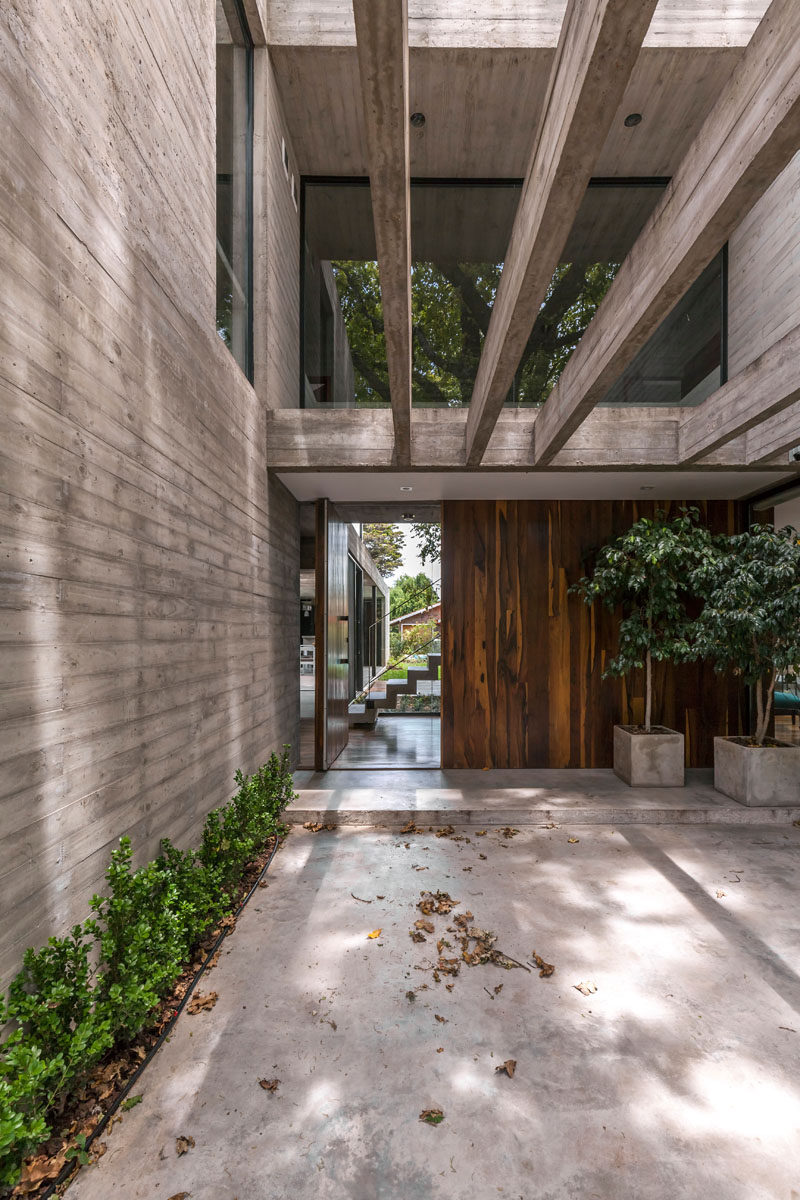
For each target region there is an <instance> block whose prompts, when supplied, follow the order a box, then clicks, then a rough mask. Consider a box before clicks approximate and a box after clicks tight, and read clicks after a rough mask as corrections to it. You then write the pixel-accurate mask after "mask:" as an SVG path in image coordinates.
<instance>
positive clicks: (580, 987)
mask: <svg viewBox="0 0 800 1200" xmlns="http://www.w3.org/2000/svg"><path fill="white" fill-rule="evenodd" d="M572 986H573V987H574V988H575V990H576V991H578V992H580V993H581V995H583V996H593V995H594V993H595V992H596V991H597V984H596V983H592V981H591V979H584V980H582V981H581V983H573V985H572Z"/></svg>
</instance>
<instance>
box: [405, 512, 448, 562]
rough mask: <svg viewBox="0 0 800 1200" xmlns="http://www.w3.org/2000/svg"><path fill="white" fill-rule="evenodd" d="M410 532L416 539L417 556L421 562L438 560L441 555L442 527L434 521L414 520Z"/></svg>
mask: <svg viewBox="0 0 800 1200" xmlns="http://www.w3.org/2000/svg"><path fill="white" fill-rule="evenodd" d="M411 532H412V534H413V536H414V537H415V539H416V542H417V548H418V550H419V556H420V558H421V559H422V562H423V564H424V563H426V562H427V561H428V559H430V561H431V562H432V563H435V562H439V560H440V559H441V557H442V527H441V525H439V524H438V523H436V522H434V521H415V522H414V523H413V524H412V526H411Z"/></svg>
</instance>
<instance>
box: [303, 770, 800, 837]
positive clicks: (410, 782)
mask: <svg viewBox="0 0 800 1200" xmlns="http://www.w3.org/2000/svg"><path fill="white" fill-rule="evenodd" d="M294 784H295V789H296V791H297V793H298V796H297V799H296V800H295V801H294V802H293V803H292V804H291V805H290V806H289V808H288V810H287V819H288V820H289V821H293V822H296V823H298V824H301V825H302V824H303V823H304V822H306V821H321V822H323V823H324V822H333V823H335V824H337V825H346V824H350V825H373V826H386V827H390V828H391V827H395V826H400V825H404V824H405V823H406V822H407V821H408V819H409V818H410V817H415V818H418V819H420V820H422V821H427V822H429V823H434V822H439V823H440V824H442V823H444V822H447V821H449V822H453V823H455V824H465V825H479V826H480V825H507V824H509V823H510V824H512V825H514V824H517V825H520V824H531V823H535V824H548V823H550V822H551V821H560V820H562V819H564V818H566V817H568V818H569V820H570V821H572V822H573V824H582V825H597V824H600V825H624V824H631V823H633V824H648V825H657V824H661V823H663V822H669V823H670V824H701V825H702V824H707V823H709V822H711V823H720V822H724V823H726V824H737V823H742V824H754V823H755V824H769V823H772V822H774V823H776V824H784V825H791V823H792V821H793V820H796V819H797V818H800V806H797V807H792V808H789V807H786V808H770V809H766V808H757V809H756V808H746V807H744V806H743V805H741V804H737V803H736V801H735V800H731V799H729V798H728V797H727V796H723V794H722V793H721V792H718V791H716V790H715V788H714V772H713V771H712V770H705V769H701V770H689V771H687V772H686V786H685V787H682V788H631V787H628V785H627V784H625V783H622V782H621V780H619V779H618V778H617V776H616V775H615V774H614V772H613V771H607V770H574V771H573V770H535V771H527V770H526V771H521V770H491V771H449V770H448V771H442V770H425V771H393V770H377V769H376V770H351V771H327V772H314V771H297V772H296V773H295V776H294Z"/></svg>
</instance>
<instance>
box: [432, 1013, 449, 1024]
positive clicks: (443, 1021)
mask: <svg viewBox="0 0 800 1200" xmlns="http://www.w3.org/2000/svg"><path fill="white" fill-rule="evenodd" d="M433 1015H434V1017H435V1018H436V1020H437V1021H438V1022H439V1024H440V1025H446V1024H447V1017H440V1016H439V1014H438V1013H434V1014H433Z"/></svg>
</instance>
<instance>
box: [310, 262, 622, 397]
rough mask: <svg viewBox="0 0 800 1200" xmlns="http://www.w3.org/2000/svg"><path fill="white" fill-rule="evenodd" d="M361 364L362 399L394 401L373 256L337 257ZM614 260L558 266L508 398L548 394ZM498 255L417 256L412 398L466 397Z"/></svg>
mask: <svg viewBox="0 0 800 1200" xmlns="http://www.w3.org/2000/svg"><path fill="white" fill-rule="evenodd" d="M331 265H332V268H333V272H334V276H335V279H336V286H337V289H338V293H339V301H340V305H341V309H342V314H343V317H344V322H345V327H346V329H347V338H348V342H349V345H350V353H351V355H352V359H353V366H354V368H355V401H356V404H357V405H359V406H367V407H370V406H375V405H387V404H389V403H390V392H389V376H388V370H387V365H386V339H385V336H384V326H383V307H382V304H381V294H380V278H379V274H378V265H377V263H375V262H361V261H336V262H333V263H332V264H331ZM617 268H618V264H617V263H589V264H583V265H581V264H577V263H564V264H562V265H561V266H559V267H558V269H557V270H556V272H555V274H554V275H553V278H552V280H551V282H550V286H549V288H548V291H547V295H546V297H545V299H544V302H543V304H542V306H541V309H540V311H539V316H538V318H537V321H536V324H535V326H534V328H533V330H532V331H531V335H530V337H529V338H528V342H527V344H526V346H525V350H524V353H523V356H522V361H521V365H520V367H519V369H518V371H517V374H516V377H515V380H514V384H513V387H512V391H511V394H510V396H509V400H510V401H511V402H512V403H517V404H541V403H543V402H544V400H545V399H546V398H547V396H548V394H549V393H550V391H551V389H552V388H553V386H554V385H555V383H556V381H557V379H558V377H559V375H560V374H561V372H562V370H563V369H564V366H565V365H566V362H567V360H568V358H569V356H570V354H571V353H572V351H573V350H574V348H575V346H576V345H577V344H578V342H579V341H580V338H581V337H582V335H583V332H584V330H585V329H586V326H587V325H588V324H589V322H590V321H591V319H592V317H593V316H594V314H595V312H596V311H597V307H598V305H599V304H600V301H601V300H602V299H603V296H604V295H605V294H606V292H607V291H608V288H609V287H610V285H611V282H612V280H613V278H614V276H615V274H616V272H617ZM501 270H502V264H501V263H449V264H434V263H415V264H414V265H413V267H412V273H411V305H412V326H413V358H412V398H413V402H414V404H415V405H418V406H424V405H444V406H448V407H453V406H461V405H466V404H469V401H470V398H471V396H472V388H473V385H474V382H475V375H476V373H477V369H478V362H479V360H480V356H481V352H482V350H483V342H484V338H485V337H486V332H487V330H488V328H489V320H490V318H491V315H492V305H493V304H494V298H495V294H496V292H497V286H498V283H499V281H500V274H501Z"/></svg>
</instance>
